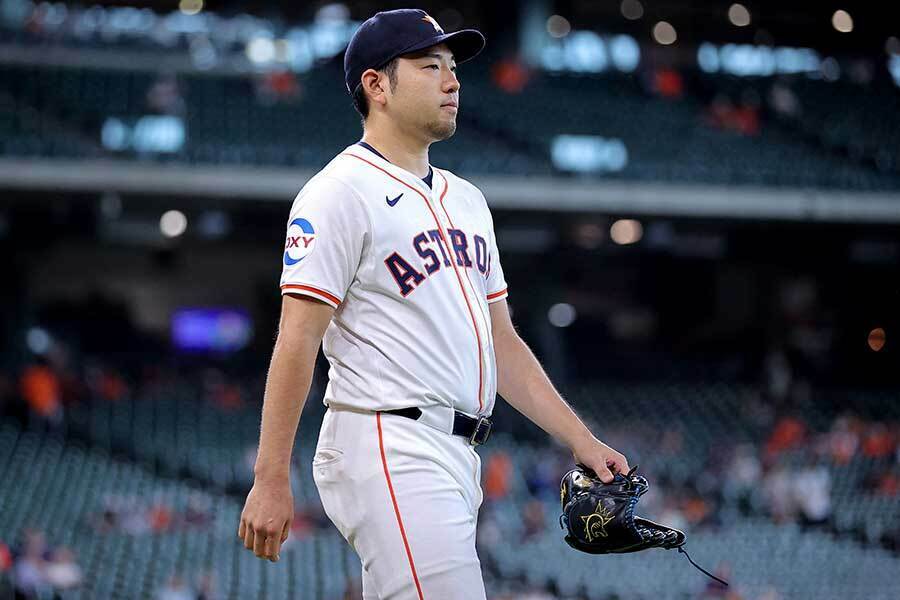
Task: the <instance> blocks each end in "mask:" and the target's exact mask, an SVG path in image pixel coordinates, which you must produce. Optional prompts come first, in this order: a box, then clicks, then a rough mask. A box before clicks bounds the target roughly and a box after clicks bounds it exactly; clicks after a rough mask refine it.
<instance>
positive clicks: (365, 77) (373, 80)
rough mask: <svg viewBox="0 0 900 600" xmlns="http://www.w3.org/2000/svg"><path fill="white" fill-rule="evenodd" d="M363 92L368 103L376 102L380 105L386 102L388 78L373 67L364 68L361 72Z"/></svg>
mask: <svg viewBox="0 0 900 600" xmlns="http://www.w3.org/2000/svg"><path fill="white" fill-rule="evenodd" d="M361 81H362V87H363V92H364V93H365V95H366V97H367V98H368V99H369V105H370V106H371V104H372V103H378V104H380V105H382V106H384V105H385V103H387V93H388V88H389V86H388V78H387V75H386V74H385V73H380V72H378V71H376V70H375V69H366V70H365V71H364V72H363V74H362V80H361Z"/></svg>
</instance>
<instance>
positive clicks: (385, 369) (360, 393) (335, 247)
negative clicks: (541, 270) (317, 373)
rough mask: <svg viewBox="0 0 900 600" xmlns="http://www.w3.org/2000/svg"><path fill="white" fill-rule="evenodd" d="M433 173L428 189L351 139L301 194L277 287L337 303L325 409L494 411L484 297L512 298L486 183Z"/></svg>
mask: <svg viewBox="0 0 900 600" xmlns="http://www.w3.org/2000/svg"><path fill="white" fill-rule="evenodd" d="M433 172H434V176H433V179H432V188H431V189H429V187H428V185H427V184H426V183H425V182H424V181H422V179H420V178H419V177H417V176H415V175H414V174H412V173H410V172H408V171H405V170H404V169H401V168H399V167H397V166H395V165H393V164H391V163H390V162H388V161H386V160H384V159H383V158H381V157H380V156H378V155H377V154H375V153H373V152H371V151H370V150H368V149H366V148H364V147H362V146H360V145H356V144H354V145H352V146H349V147H347V148H346V149H345V150H344V151H343V152H341V153H340V154H339V155H337V156H336V157H335V158H334V159H333V160H332V161H331V162H330V163H328V165H326V166H325V168H323V169H322V170H321V171H320V172H319V173H317V174H316V175H315V176H314V177H313V178H312V179H310V180H309V181H308V182H307V184H306V185H305V186H304V187H303V189H302V190H301V191H300V193H299V194H298V195H297V198H296V199H295V200H294V204H293V207H292V208H291V213H290V217H289V219H288V228H287V240H286V244H285V251H284V257H283V262H284V268H283V272H282V276H281V290H282V293H290V294H302V295H307V296H312V297H313V298H317V299H319V300H321V301H323V302H327V303H328V304H330V305H331V306H333V307H335V308H336V311H335V313H334V317H333V318H332V321H331V323H330V324H329V326H328V328H327V330H326V332H325V337H324V340H323V346H322V347H323V351H324V353H325V356H326V357H327V358H328V361H329V363H330V366H331V368H330V371H329V383H328V387H327V388H326V391H325V398H324V402H325V404H327V405H328V406H332V407H336V408H339V407H346V408H351V409H360V410H371V411H376V410H390V409H395V408H405V407H410V406H417V407H421V408H424V407H427V406H432V405H444V406H449V407H452V408H455V409H456V410H460V411H462V412H465V413H468V414H472V415H475V414H490V413H491V411H492V409H493V404H494V399H495V396H496V390H497V369H496V364H495V359H494V350H493V341H492V333H491V320H490V314H489V311H488V304H489V303H491V302H495V301H498V300H501V299H503V298H505V297H506V295H507V290H506V281H505V280H504V277H503V269H502V268H501V266H500V257H499V252H498V250H497V242H496V239H495V237H494V228H493V220H492V218H491V213H490V211H489V210H488V207H487V203H486V202H485V199H484V195H483V194H482V193H481V191H480V190H478V188H476V187H475V186H474V185H472V184H471V183H469V182H468V181H466V180H464V179H462V178H460V177H457V176H456V175H454V174H452V173H450V172H449V171H445V170H441V169H434V168H433Z"/></svg>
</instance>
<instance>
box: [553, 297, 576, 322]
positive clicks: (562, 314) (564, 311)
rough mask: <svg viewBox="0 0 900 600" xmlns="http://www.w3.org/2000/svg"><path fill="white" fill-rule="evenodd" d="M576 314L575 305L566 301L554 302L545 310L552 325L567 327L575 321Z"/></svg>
mask: <svg viewBox="0 0 900 600" xmlns="http://www.w3.org/2000/svg"><path fill="white" fill-rule="evenodd" d="M577 316H578V313H576V312H575V307H574V306H572V305H571V304H568V303H566V302H560V303H558V304H554V305H553V306H551V307H550V310H548V311H547V319H548V320H549V321H550V324H551V325H553V326H554V327H568V326H569V325H571V324H572V323H574V322H575V318H576V317H577Z"/></svg>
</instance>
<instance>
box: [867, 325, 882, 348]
mask: <svg viewBox="0 0 900 600" xmlns="http://www.w3.org/2000/svg"><path fill="white" fill-rule="evenodd" d="M885 339H886V336H885V333H884V329H882V328H881V327H876V328H875V329H873V330H872V331H870V332H869V348H871V349H872V351H873V352H878V351H879V350H881V349H882V348H884V342H885Z"/></svg>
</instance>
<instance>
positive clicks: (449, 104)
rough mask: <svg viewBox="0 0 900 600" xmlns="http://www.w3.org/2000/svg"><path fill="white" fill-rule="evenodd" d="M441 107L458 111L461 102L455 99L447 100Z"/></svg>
mask: <svg viewBox="0 0 900 600" xmlns="http://www.w3.org/2000/svg"><path fill="white" fill-rule="evenodd" d="M441 108H446V109H448V110H450V111H451V112H457V111H458V110H459V103H457V102H456V101H454V100H451V101H450V102H445V103H444V104H441Z"/></svg>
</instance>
